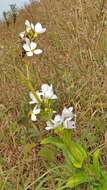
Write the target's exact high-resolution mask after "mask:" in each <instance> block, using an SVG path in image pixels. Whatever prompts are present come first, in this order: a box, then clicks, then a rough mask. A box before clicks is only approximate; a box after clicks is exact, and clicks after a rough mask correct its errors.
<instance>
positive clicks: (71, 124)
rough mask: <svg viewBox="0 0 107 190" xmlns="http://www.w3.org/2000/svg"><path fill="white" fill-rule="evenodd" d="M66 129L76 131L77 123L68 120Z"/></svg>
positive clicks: (65, 125) (65, 123)
mask: <svg viewBox="0 0 107 190" xmlns="http://www.w3.org/2000/svg"><path fill="white" fill-rule="evenodd" d="M64 128H65V129H75V128H76V126H75V121H72V120H71V118H68V119H66V120H65V121H64Z"/></svg>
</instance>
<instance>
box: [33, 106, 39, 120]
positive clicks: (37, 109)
mask: <svg viewBox="0 0 107 190" xmlns="http://www.w3.org/2000/svg"><path fill="white" fill-rule="evenodd" d="M40 111H41V110H40V108H38V107H37V105H36V106H35V107H34V109H33V111H32V113H31V120H32V121H37V115H38V114H39V113H40Z"/></svg>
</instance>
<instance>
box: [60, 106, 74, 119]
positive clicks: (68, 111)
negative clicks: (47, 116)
mask: <svg viewBox="0 0 107 190" xmlns="http://www.w3.org/2000/svg"><path fill="white" fill-rule="evenodd" d="M73 116H74V114H73V107H69V108H66V107H64V109H63V111H62V117H63V118H64V119H65V118H69V117H70V118H73Z"/></svg>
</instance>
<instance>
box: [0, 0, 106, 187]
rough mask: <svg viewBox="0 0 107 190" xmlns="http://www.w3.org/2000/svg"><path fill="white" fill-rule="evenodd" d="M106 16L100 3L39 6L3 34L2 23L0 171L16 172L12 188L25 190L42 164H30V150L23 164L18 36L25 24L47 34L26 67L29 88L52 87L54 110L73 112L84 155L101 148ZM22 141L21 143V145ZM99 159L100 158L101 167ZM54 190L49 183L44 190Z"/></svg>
mask: <svg viewBox="0 0 107 190" xmlns="http://www.w3.org/2000/svg"><path fill="white" fill-rule="evenodd" d="M106 10H107V3H106V1H103V0H102V1H98V0H90V1H85V0H84V1H82V0H76V1H74V0H67V1H65V0H60V1H59V0H54V1H53V0H42V1H41V3H40V4H35V3H32V4H31V5H30V6H28V7H26V8H25V10H22V11H20V14H19V16H18V18H17V23H16V26H15V27H14V26H10V28H9V29H7V28H6V25H5V23H1V25H0V46H1V49H0V93H1V94H0V120H1V126H0V132H1V135H0V140H1V145H0V152H1V155H2V156H3V159H4V160H6V161H5V167H4V165H3V166H2V167H3V168H2V167H1V168H2V170H3V172H4V171H7V170H10V169H11V168H12V167H13V166H15V167H17V168H18V169H17V170H15V172H16V171H17V172H16V174H14V172H13V175H15V176H17V177H16V178H15V177H13V176H11V177H10V178H11V180H12V182H13V184H17V185H18V188H17V189H21V188H22V187H20V183H19V181H20V179H19V181H18V177H19V176H20V175H22V176H21V177H22V182H21V183H22V184H26V180H28V182H29V183H31V182H32V181H33V180H34V179H35V178H37V177H38V176H40V173H42V167H43V168H46V169H47V166H46V163H44V161H43V160H42V161H39V162H36V160H35V154H36V153H35V150H34V151H33V152H32V153H31V155H33V157H32V159H31V157H29V158H28V159H27V161H26V162H24V161H23V143H26V141H27V142H28V141H29V139H27V134H24V130H21V127H22V128H23V129H26V127H28V126H29V127H30V126H32V124H31V123H30V122H28V121H26V122H25V121H24V122H23V119H25V116H26V115H27V113H28V112H27V111H28V105H27V99H28V98H27V89H26V88H25V86H24V85H22V84H21V81H20V78H19V75H18V74H17V72H16V70H15V67H18V68H20V69H21V70H22V71H23V72H24V62H25V61H26V58H21V51H20V44H19V40H18V35H19V32H21V31H23V30H24V22H25V20H26V19H28V20H30V21H33V22H38V21H39V22H41V23H42V24H43V25H44V26H46V28H47V33H46V34H44V35H43V36H42V37H41V41H40V47H41V48H42V49H44V54H43V55H42V57H37V58H36V57H35V58H34V59H33V60H32V62H33V64H32V65H31V67H30V72H31V73H32V81H33V84H34V86H35V87H37V86H40V85H41V84H42V83H43V82H49V83H52V84H53V85H54V87H55V90H56V92H57V94H58V96H59V104H58V105H57V106H58V108H59V110H60V109H61V108H62V107H63V106H64V105H68V106H69V105H73V106H74V107H75V111H76V113H77V132H76V135H75V137H74V138H76V139H77V138H78V140H80V141H81V143H82V144H84V146H86V147H87V149H89V150H90V149H92V148H96V146H98V145H99V144H101V143H103V141H104V132H105V129H106V120H107V114H106V109H107V102H106V91H107V88H106V85H107V84H106V73H107V70H106V69H107V66H106V59H107V43H106V42H107V13H106ZM23 110H24V111H23ZM20 115H21V117H22V118H21V119H20ZM19 120H20V121H19ZM14 125H16V126H17V130H16V128H15V127H14ZM11 126H12V127H13V131H11V129H10V127H11ZM42 128H43V127H42ZM14 130H16V131H14ZM27 132H28V131H27ZM21 135H22V137H21V138H22V139H21V140H22V141H21V142H20V140H19V139H20V136H21ZM24 137H25V139H27V140H23V139H24ZM24 141H25V142H24ZM21 143H22V144H21ZM2 156H1V157H2ZM1 157H0V158H1ZM105 159H106V156H103V161H104V163H105ZM41 162H42V164H41V166H38V165H39V164H40V163H41ZM18 164H19V165H18ZM26 167H27V169H26ZM40 168H41V169H40ZM30 171H31V172H30ZM35 171H37V172H35ZM39 171H40V172H39ZM29 172H30V174H29ZM35 173H36V174H35ZM19 178H20V177H19ZM15 188H16V187H15ZM54 188H55V187H54V184H53V183H52V180H51V182H50V185H49V190H50V189H54ZM6 190H7V189H6ZM32 190H33V187H32Z"/></svg>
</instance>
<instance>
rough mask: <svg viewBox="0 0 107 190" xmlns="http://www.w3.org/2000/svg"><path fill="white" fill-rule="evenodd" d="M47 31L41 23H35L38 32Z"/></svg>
mask: <svg viewBox="0 0 107 190" xmlns="http://www.w3.org/2000/svg"><path fill="white" fill-rule="evenodd" d="M45 31H46V28H42V25H41V24H40V23H37V24H36V25H35V32H36V33H38V34H42V33H44V32H45Z"/></svg>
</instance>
